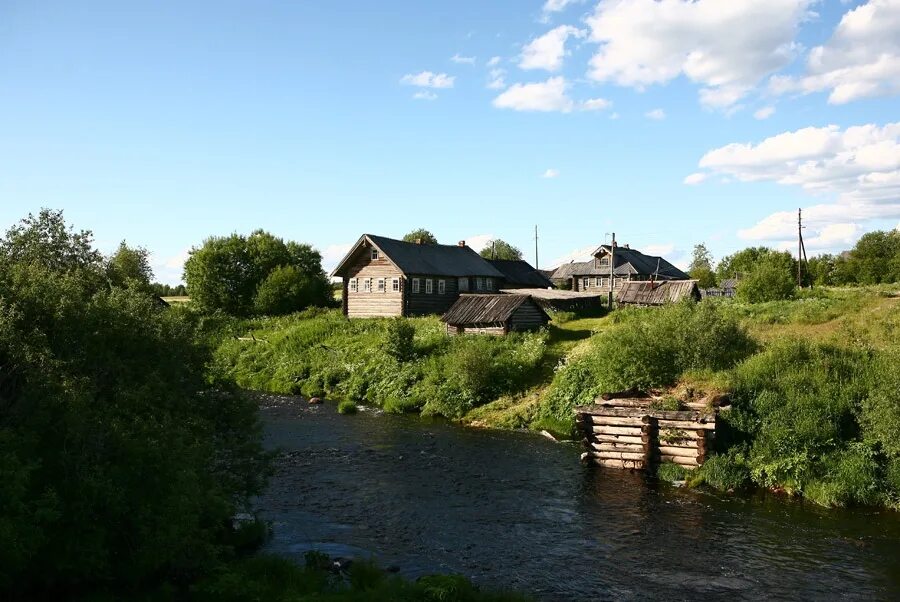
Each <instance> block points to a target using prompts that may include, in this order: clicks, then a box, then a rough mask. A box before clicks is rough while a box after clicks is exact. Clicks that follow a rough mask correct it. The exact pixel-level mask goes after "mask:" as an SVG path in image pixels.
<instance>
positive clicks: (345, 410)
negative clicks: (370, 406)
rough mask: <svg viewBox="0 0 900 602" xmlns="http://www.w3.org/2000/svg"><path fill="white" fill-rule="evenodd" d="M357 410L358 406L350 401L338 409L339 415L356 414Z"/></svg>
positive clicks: (341, 403)
mask: <svg viewBox="0 0 900 602" xmlns="http://www.w3.org/2000/svg"><path fill="white" fill-rule="evenodd" d="M357 409H358V408H357V407H356V404H355V403H354V402H352V401H349V400H344V401H342V402H340V403H339V404H338V407H337V411H338V414H356V412H357Z"/></svg>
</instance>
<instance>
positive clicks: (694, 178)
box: [684, 171, 706, 186]
mask: <svg viewBox="0 0 900 602" xmlns="http://www.w3.org/2000/svg"><path fill="white" fill-rule="evenodd" d="M705 179H706V174H705V173H703V172H700V171H698V172H697V173H692V174H691V175H689V176H687V177H686V178H685V179H684V183H685V184H687V185H688V186H693V185H695V184H699V183H700V182H702V181H703V180H705Z"/></svg>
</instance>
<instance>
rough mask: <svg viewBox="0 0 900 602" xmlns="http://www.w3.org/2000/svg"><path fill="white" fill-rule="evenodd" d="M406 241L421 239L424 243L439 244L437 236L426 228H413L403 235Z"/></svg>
mask: <svg viewBox="0 0 900 602" xmlns="http://www.w3.org/2000/svg"><path fill="white" fill-rule="evenodd" d="M403 240H404V241H405V242H419V241H421V242H422V244H423V245H436V244H438V241H437V238H436V237H435V235H434V234H432V233H431V232H429V231H428V230H426V229H425V228H418V229H416V230H413V231H412V232H410V233H409V234H407V235H406V236H404V237H403Z"/></svg>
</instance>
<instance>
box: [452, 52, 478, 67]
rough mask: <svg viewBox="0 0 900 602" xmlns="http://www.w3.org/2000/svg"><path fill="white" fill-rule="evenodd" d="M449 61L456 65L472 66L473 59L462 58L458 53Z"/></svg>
mask: <svg viewBox="0 0 900 602" xmlns="http://www.w3.org/2000/svg"><path fill="white" fill-rule="evenodd" d="M450 60H451V61H452V62H454V63H456V64H457V65H474V64H475V57H474V56H462V55H460V54H459V53H458V52H457V53H456V54H454V55H453V56H451V57H450Z"/></svg>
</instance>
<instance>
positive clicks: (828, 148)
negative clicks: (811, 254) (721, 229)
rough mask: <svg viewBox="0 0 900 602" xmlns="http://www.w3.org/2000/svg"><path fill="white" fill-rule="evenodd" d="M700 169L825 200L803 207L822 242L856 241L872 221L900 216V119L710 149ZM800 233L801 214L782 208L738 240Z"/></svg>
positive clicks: (799, 132)
mask: <svg viewBox="0 0 900 602" xmlns="http://www.w3.org/2000/svg"><path fill="white" fill-rule="evenodd" d="M700 167H701V168H703V169H705V170H707V173H710V172H711V173H717V174H721V175H724V176H727V177H731V178H734V179H737V180H739V181H742V182H776V183H778V184H783V185H787V186H798V187H800V188H801V189H803V190H804V191H806V192H807V193H809V194H811V195H815V196H820V197H825V198H826V199H827V201H828V202H823V203H819V204H816V205H812V206H810V207H806V208H804V210H803V222H804V224H806V225H807V226H808V227H809V228H810V230H811V231H810V234H809V238H810V240H812V241H813V243H812V244H814V245H815V244H821V245H826V244H828V243H829V241H830V242H834V241H837V240H850V239H851V238H852V236H854V235H855V233H858V232H859V230H858V225H859V224H860V223H861V222H865V221H867V220H872V219H896V218H900V122H897V123H888V124H886V125H883V126H879V125H876V124H867V125H860V126H854V127H848V128H846V129H843V130H842V129H841V128H839V127H838V126H836V125H830V126H825V127H819V128H815V127H807V128H803V129H799V130H795V131H790V132H784V133H781V134H778V135H776V136H772V137H769V138H766V139H765V140H762V141H761V142H759V143H757V144H753V143H732V144H728V145H726V146H723V147H721V148H717V149H713V150H711V151H709V152H707V153H706V154H705V155H703V157H702V158H701V159H700ZM796 231H797V214H796V212H795V211H782V212H778V213H773V214H772V215H769V216H768V217H766V218H764V219H762V220H760V221H759V222H758V223H756V224H755V225H753V226H752V227H750V228H746V229H743V230H740V231H739V232H738V235H739V236H740V237H741V238H744V239H747V240H774V241H777V240H779V239H789V238H792V237H793V236H795V235H796ZM839 236H844V239H839V238H838V237H839Z"/></svg>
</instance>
